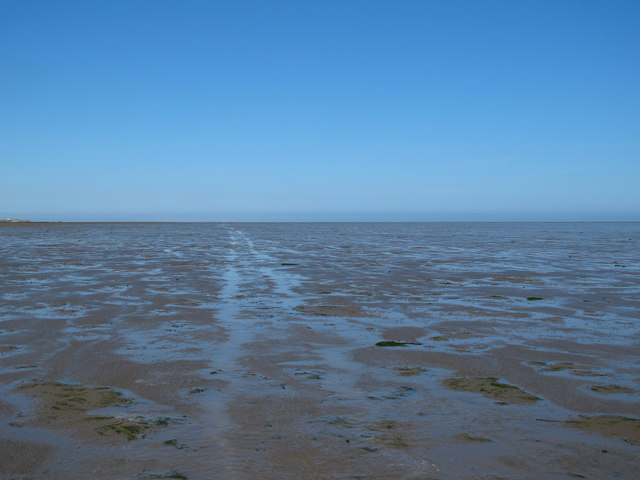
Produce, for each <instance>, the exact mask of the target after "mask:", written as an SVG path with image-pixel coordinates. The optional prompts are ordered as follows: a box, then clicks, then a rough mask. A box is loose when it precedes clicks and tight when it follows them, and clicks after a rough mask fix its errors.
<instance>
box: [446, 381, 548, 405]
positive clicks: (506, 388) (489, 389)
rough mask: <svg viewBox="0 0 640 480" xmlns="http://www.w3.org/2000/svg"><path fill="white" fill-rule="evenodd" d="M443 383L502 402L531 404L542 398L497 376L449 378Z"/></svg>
mask: <svg viewBox="0 0 640 480" xmlns="http://www.w3.org/2000/svg"><path fill="white" fill-rule="evenodd" d="M443 383H444V385H445V387H447V388H449V389H451V390H456V391H459V392H474V393H481V394H482V395H484V396H485V397H487V398H491V399H494V400H499V402H498V403H500V404H509V403H515V404H520V405H523V404H529V405H530V404H533V403H535V402H537V401H538V400H540V399H539V398H538V397H536V396H535V395H531V394H530V393H527V392H525V391H523V390H520V389H519V388H518V387H516V386H514V385H508V384H506V383H500V382H498V379H497V378H495V377H474V378H448V379H446V380H445V381H444V382H443Z"/></svg>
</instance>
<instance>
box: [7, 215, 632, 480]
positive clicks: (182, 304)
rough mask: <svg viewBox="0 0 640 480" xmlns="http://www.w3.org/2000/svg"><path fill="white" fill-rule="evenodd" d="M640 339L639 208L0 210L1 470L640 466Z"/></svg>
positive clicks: (252, 472) (608, 471) (606, 472)
mask: <svg viewBox="0 0 640 480" xmlns="http://www.w3.org/2000/svg"><path fill="white" fill-rule="evenodd" d="M380 341H396V342H403V343H407V345H405V346H398V347H380V346H376V343H378V342H380ZM639 347H640V224H638V223H575V224H570V223H521V224H517V223H495V224H491V223H406V224H403V223H381V224H375V223H345V224H339V223H315V224H297V223H293V224H258V223H253V224H209V223H206V224H205V223H203V224H26V225H6V226H0V422H1V423H0V432H1V433H2V439H3V440H2V444H1V445H0V446H2V447H3V448H2V449H0V475H3V477H2V478H16V476H17V475H19V476H20V478H69V477H71V476H73V477H75V478H190V479H191V478H203V479H204V478H223V479H227V478H238V479H244V478H274V479H276V478H285V479H286V478H291V479H293V478H314V479H321V478H380V479H382V478H398V479H401V478H406V479H419V478H420V479H424V478H432V479H480V478H483V479H484V478H487V479H489V478H518V479H528V478H531V479H533V478H550V479H553V478H559V479H560V478H583V477H584V478H634V475H636V472H637V471H638V469H639V468H640V463H639V461H638V458H640V447H639V446H638V443H637V438H638V436H637V435H638V433H634V430H633V428H636V427H635V426H636V425H637V424H636V423H630V425H632V430H631V433H630V434H629V433H628V431H626V430H625V431H624V432H622V431H621V430H616V429H615V428H611V429H609V430H606V431H604V432H602V431H595V430H583V429H576V428H571V427H570V426H569V425H568V424H565V423H564V422H565V421H566V420H570V419H576V418H579V415H583V416H590V417H591V416H599V415H608V416H612V417H625V418H627V419H630V420H629V421H630V422H632V421H633V419H637V418H638V417H640V356H639V355H638V352H639V351H640V348H639ZM454 377H455V378H463V377H483V378H484V377H492V378H496V382H497V383H500V384H508V385H510V386H514V387H518V388H519V389H521V390H522V391H525V392H526V393H528V394H531V395H534V396H536V397H538V398H539V400H538V401H537V402H534V403H532V404H518V403H513V402H510V401H507V402H504V401H500V399H497V398H492V397H491V396H490V395H491V392H479V391H477V392H476V391H457V390H453V389H451V388H448V387H447V384H446V383H445V380H446V379H448V378H454ZM45 382H60V383H64V384H73V385H82V386H86V387H87V388H89V387H108V388H109V389H112V390H114V391H116V392H120V393H121V394H122V396H123V397H125V398H127V399H130V400H131V401H130V402H128V403H126V404H123V405H113V406H105V407H104V408H98V409H95V408H93V407H91V408H92V409H91V410H88V409H87V408H88V407H82V406H80V407H79V408H76V409H68V410H65V409H66V408H67V407H64V409H63V410H64V411H63V413H64V415H63V414H62V413H60V411H59V410H55V409H54V410H52V409H53V408H54V406H55V405H56V404H49V403H47V402H48V401H49V400H48V398H49V397H51V398H54V397H56V395H58V394H57V393H55V392H53V393H51V392H50V395H49V397H46V398H45V397H43V396H42V395H40V396H38V395H36V394H32V395H31V396H29V395H27V394H26V393H25V392H27V391H29V390H28V389H27V390H24V389H22V390H21V387H22V386H25V385H31V384H36V383H37V384H43V383H45ZM602 386H606V387H607V388H601V387H602ZM43 388H44V387H43ZM51 388H53V387H51ZM55 388H61V387H55ZM32 391H34V392H37V391H39V390H38V389H32ZM603 392H606V393H603ZM483 393H484V394H483ZM45 396H46V395H45ZM80 401H81V399H80V400H78V402H80ZM69 408H70V407H69ZM83 408H84V409H83ZM95 415H100V416H102V417H104V418H109V419H120V418H126V419H128V420H127V421H131V422H139V423H140V424H141V425H142V424H143V422H147V424H149V425H152V427H150V428H149V429H148V430H145V433H144V438H142V436H143V435H142V434H141V435H138V436H137V437H136V438H134V439H132V440H129V439H127V438H125V437H123V436H122V435H120V436H118V435H113V436H108V437H106V436H104V435H100V434H99V433H97V432H100V431H104V429H100V428H97V427H96V428H89V427H88V425H89V426H91V425H92V424H91V423H90V421H89V423H87V417H89V416H95ZM158 419H160V420H158ZM91 421H92V420H91ZM105 421H106V420H105ZM109 421H111V420H109ZM145 425H146V424H145ZM145 428H146V427H145ZM607 428H608V427H607ZM634 435H636V436H634Z"/></svg>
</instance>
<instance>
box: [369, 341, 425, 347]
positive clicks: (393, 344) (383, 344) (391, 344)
mask: <svg viewBox="0 0 640 480" xmlns="http://www.w3.org/2000/svg"><path fill="white" fill-rule="evenodd" d="M409 345H420V344H419V343H413V342H396V341H395V340H383V341H381V342H378V343H376V347H407V346H409Z"/></svg>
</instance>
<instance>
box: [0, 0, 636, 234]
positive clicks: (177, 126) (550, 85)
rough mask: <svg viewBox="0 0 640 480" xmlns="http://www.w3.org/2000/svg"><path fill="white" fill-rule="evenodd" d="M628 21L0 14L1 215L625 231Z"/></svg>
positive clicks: (484, 10) (628, 209)
mask: <svg viewBox="0 0 640 480" xmlns="http://www.w3.org/2000/svg"><path fill="white" fill-rule="evenodd" d="M638 24H640V2H637V1H615V0H614V1H604V0H603V1H597V2H596V1H584V0H581V1H578V0H575V1H572V0H551V1H544V0H542V1H541V0H535V1H533V0H532V1H524V0H522V1H520V0H503V1H477V0H473V1H455V0H447V1H444V0H442V1H436V0H433V1H428V0H423V1H374V0H367V1H348V0H342V1H332V0H323V1H303V0H299V1H276V0H273V1H242V0H235V1H224V2H215V1H184V2H179V1H136V0H129V1H115V0H109V1H76V2H72V1H64V0H61V1H56V2H51V1H30V0H0V177H1V178H2V187H1V188H0V217H12V218H16V217H18V218H21V217H26V218H30V219H33V220H136V219H138V220H214V221H218V220H225V221H226V220H640V97H639V91H640V48H638V47H639V46H640V29H639V28H638Z"/></svg>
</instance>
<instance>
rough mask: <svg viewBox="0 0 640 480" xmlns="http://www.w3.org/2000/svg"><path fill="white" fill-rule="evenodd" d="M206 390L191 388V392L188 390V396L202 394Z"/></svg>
mask: <svg viewBox="0 0 640 480" xmlns="http://www.w3.org/2000/svg"><path fill="white" fill-rule="evenodd" d="M206 391H207V389H206V388H202V387H198V388H192V389H191V390H189V395H196V394H198V393H202V392H206Z"/></svg>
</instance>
